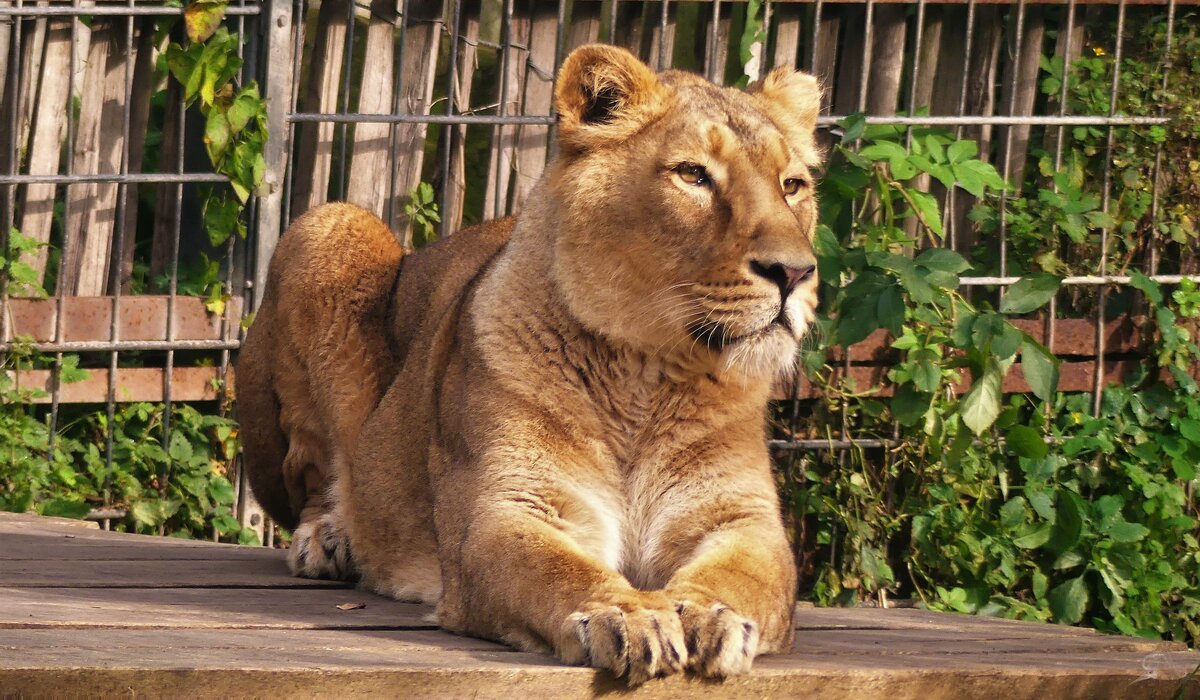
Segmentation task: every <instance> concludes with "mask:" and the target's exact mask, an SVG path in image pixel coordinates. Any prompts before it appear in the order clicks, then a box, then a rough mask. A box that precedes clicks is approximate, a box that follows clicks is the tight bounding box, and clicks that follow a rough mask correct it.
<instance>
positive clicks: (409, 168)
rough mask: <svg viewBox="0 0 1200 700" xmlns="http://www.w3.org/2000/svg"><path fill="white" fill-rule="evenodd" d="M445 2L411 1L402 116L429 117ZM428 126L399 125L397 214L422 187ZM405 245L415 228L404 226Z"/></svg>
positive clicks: (400, 106)
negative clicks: (418, 187)
mask: <svg viewBox="0 0 1200 700" xmlns="http://www.w3.org/2000/svg"><path fill="white" fill-rule="evenodd" d="M443 1H444V0H410V2H408V3H407V6H408V8H409V17H408V26H407V27H406V28H405V36H404V61H403V65H402V66H401V67H400V95H399V99H398V101H397V107H398V109H397V113H399V114H428V112H429V106H430V103H431V102H432V100H433V79H434V73H435V71H436V69H437V57H438V51H439V50H440V47H441V40H442V25H441V22H442V16H443V14H444V9H445V8H444V5H443ZM427 131H428V127H427V126H426V125H425V124H397V125H396V132H395V148H396V151H395V153H396V158H395V160H394V161H393V163H392V168H393V171H392V177H393V178H394V179H395V192H396V198H397V199H396V201H395V202H394V203H393V210H394V211H398V212H400V211H404V207H403V203H404V201H405V200H407V199H408V197H409V196H410V195H411V194H412V193H413V191H415V190H416V189H417V185H419V184H420V183H421V168H422V167H423V165H424V163H425V135H426V132H427ZM402 233H403V236H402V237H403V239H404V245H405V247H406V248H411V247H412V226H411V225H409V224H408V222H405V223H404V230H403V232H402Z"/></svg>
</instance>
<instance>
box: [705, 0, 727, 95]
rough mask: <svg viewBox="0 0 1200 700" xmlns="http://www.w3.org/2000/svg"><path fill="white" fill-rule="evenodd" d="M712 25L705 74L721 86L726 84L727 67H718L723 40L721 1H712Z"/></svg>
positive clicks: (709, 29) (706, 53)
mask: <svg viewBox="0 0 1200 700" xmlns="http://www.w3.org/2000/svg"><path fill="white" fill-rule="evenodd" d="M711 21H712V24H710V25H709V28H708V50H707V51H705V52H704V73H705V74H706V75H707V76H708V79H709V80H711V81H713V82H714V83H717V84H718V85H720V84H721V83H723V82H725V81H724V78H725V66H718V65H717V61H716V57H717V43H718V42H719V41H720V39H721V0H712V17H711Z"/></svg>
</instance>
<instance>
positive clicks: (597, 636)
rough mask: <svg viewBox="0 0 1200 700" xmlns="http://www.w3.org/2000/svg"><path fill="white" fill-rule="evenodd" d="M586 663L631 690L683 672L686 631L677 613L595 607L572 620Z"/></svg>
mask: <svg viewBox="0 0 1200 700" xmlns="http://www.w3.org/2000/svg"><path fill="white" fill-rule="evenodd" d="M568 625H570V626H571V627H572V628H573V631H574V634H575V636H576V638H577V639H578V640H579V644H580V645H581V646H582V647H583V648H582V653H583V661H584V662H585V663H587V664H589V665H591V666H595V667H596V668H606V669H608V670H609V671H612V673H613V675H616V676H618V677H620V676H625V677H626V679H627V680H628V682H629V684H630V685H640V684H641V683H644V682H645V681H647V680H649V679H651V678H657V677H661V676H667V675H670V674H672V673H679V672H680V671H682V670H683V668H684V666H685V664H686V663H687V653H686V652H685V651H684V648H685V647H684V641H683V628H682V626H681V625H680V623H679V617H678V615H676V614H675V611H673V610H669V609H667V610H655V609H650V608H641V607H638V608H633V609H631V610H625V609H622V608H620V607H617V606H615V605H609V606H596V607H593V608H589V609H586V610H585V611H581V612H577V613H575V614H573V615H571V617H570V618H569V619H568Z"/></svg>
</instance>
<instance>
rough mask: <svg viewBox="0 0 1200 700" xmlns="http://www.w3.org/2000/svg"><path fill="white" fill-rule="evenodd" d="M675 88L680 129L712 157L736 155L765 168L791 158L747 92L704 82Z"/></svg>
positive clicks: (776, 129)
mask: <svg viewBox="0 0 1200 700" xmlns="http://www.w3.org/2000/svg"><path fill="white" fill-rule="evenodd" d="M674 87H675V89H676V92H677V94H678V96H679V101H678V103H677V106H678V108H677V109H678V111H677V114H678V116H679V118H680V120H681V121H682V128H683V129H684V130H686V131H687V132H690V135H691V137H692V140H696V141H698V142H700V143H701V144H703V146H704V148H705V149H706V150H708V151H710V152H712V153H713V154H714V155H719V154H720V153H721V152H725V153H730V152H738V153H740V154H742V155H743V156H747V157H749V159H750V160H751V161H752V162H755V163H756V164H759V165H761V166H767V167H770V166H774V167H783V166H784V165H786V163H787V161H788V160H790V159H791V157H792V154H791V153H790V148H789V146H788V144H787V142H786V141H785V139H784V136H783V132H781V131H780V130H779V127H778V126H777V125H776V124H775V123H774V122H773V121H771V119H770V117H768V116H767V115H766V113H765V112H763V111H762V109H760V108H759V106H758V105H757V104H756V103H755V101H754V98H753V97H751V96H750V95H748V94H747V93H745V92H743V91H741V90H737V89H733V88H722V87H718V86H716V85H713V84H712V83H709V82H707V81H704V80H697V81H691V80H687V81H681V83H680V84H677V85H675V86H674Z"/></svg>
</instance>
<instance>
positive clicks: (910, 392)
mask: <svg viewBox="0 0 1200 700" xmlns="http://www.w3.org/2000/svg"><path fill="white" fill-rule="evenodd" d="M932 402H933V394H926V393H922V392H920V391H917V390H916V389H914V388H913V386H912V385H911V384H901V385H900V386H898V387H896V394H895V395H894V396H893V397H892V415H894V416H895V417H896V420H898V421H900V424H901V425H905V426H909V427H911V426H914V425H916V424H917V423H920V422H921V419H922V418H924V417H925V413H926V412H927V411H929V406H930V404H931V403H932Z"/></svg>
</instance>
